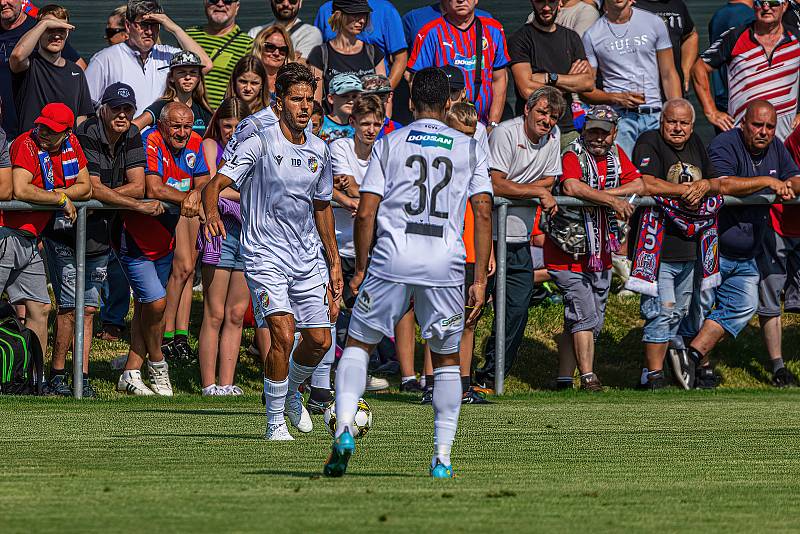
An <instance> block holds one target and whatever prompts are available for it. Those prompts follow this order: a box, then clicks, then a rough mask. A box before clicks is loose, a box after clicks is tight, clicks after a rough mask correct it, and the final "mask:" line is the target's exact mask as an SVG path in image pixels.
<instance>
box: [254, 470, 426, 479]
mask: <svg viewBox="0 0 800 534" xmlns="http://www.w3.org/2000/svg"><path fill="white" fill-rule="evenodd" d="M242 474H243V475H256V476H285V477H293V478H309V479H317V478H323V477H322V476H321V474H320V472H319V471H289V470H286V471H282V470H280V469H258V470H256V471H242ZM422 476H423V475H421V474H420V475H414V474H410V473H374V472H367V473H365V472H363V471H355V472H353V471H348V472H347V477H348V478H350V477H381V478H384V477H392V478H420V477H422ZM426 478H430V477H426Z"/></svg>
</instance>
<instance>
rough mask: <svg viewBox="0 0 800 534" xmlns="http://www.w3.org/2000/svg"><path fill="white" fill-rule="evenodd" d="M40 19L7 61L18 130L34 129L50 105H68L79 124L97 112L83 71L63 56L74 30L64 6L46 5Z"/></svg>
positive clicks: (40, 13)
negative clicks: (40, 115)
mask: <svg viewBox="0 0 800 534" xmlns="http://www.w3.org/2000/svg"><path fill="white" fill-rule="evenodd" d="M38 20H39V22H38V23H37V24H36V26H34V27H33V28H32V29H31V30H30V31H28V32H27V33H26V34H25V35H23V36H22V39H20V40H19V42H18V43H17V46H15V47H14V51H13V52H11V57H9V58H8V66H9V68H10V69H11V72H12V73H13V76H12V87H13V90H14V105H15V106H16V108H17V113H18V119H19V128H20V130H22V131H26V130H30V129H31V128H33V121H34V120H35V119H36V118H37V117H38V116H39V113H40V112H41V110H42V108H43V107H44V106H45V105H46V104H48V103H50V102H62V103H64V104H66V105H67V107H69V109H70V110H72V113H73V115H75V116H76V117H77V121H76V122H77V124H80V123H81V122H83V121H84V120H85V119H86V116H87V115H91V114H93V113H94V106H92V98H91V96H90V95H89V86H88V84H87V83H86V76H85V75H84V73H83V69H81V68H80V67H79V66H78V65H77V64H76V63H75V62H74V61H70V60H69V59H67V58H65V57H64V56H63V55H62V52H63V51H64V47H65V46H66V43H67V37H68V36H69V32H70V30H73V29H75V27H74V26H73V25H72V24H70V23H69V12H68V11H67V9H66V8H63V7H61V6H57V5H49V6H45V7H44V8H42V9H41V10H40V11H39V16H38ZM70 126H71V127H72V126H75V125H74V124H73V125H70Z"/></svg>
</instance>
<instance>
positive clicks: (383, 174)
mask: <svg viewBox="0 0 800 534" xmlns="http://www.w3.org/2000/svg"><path fill="white" fill-rule="evenodd" d="M449 94H450V91H449V86H448V80H447V76H446V75H445V74H444V73H443V72H442V71H441V70H440V69H436V68H429V69H423V70H421V71H419V72H417V73H416V75H415V76H414V80H413V82H412V85H411V103H412V106H413V109H414V116H415V119H416V120H415V121H414V122H413V123H411V124H410V125H408V126H406V127H405V128H401V129H400V130H396V131H395V132H393V133H391V134H390V135H389V136H387V137H385V138H384V139H381V140H380V141H378V142H377V143H376V144H375V146H374V147H373V149H372V156H371V157H370V164H369V167H368V169H367V172H366V175H365V177H364V181H363V182H362V184H361V191H360V193H361V199H360V203H359V206H358V214H357V216H356V223H355V231H354V234H355V235H354V239H355V246H356V267H355V275H354V276H353V278H352V280H351V282H350V287H351V289H352V290H353V293H358V296H357V297H356V303H355V306H354V307H353V316H352V318H351V320H350V328H349V331H348V341H347V347H346V348H345V350H344V354H343V355H342V358H341V360H340V361H339V366H338V369H337V371H336V419H337V428H336V437H335V439H334V441H333V446H332V448H331V454H330V457H329V458H328V461H327V463H326V464H325V468H324V474H325V475H327V476H333V477H338V476H342V475H343V474H344V473H345V470H346V469H347V462H348V461H349V459H350V456H351V455H352V454H353V452H354V451H355V443H354V441H353V436H352V433H351V431H350V428H351V427H352V424H353V419H354V417H355V414H356V410H357V402H358V399H359V397H361V395H362V394H363V393H364V387H365V382H366V376H367V364H368V362H369V354H370V352H372V349H373V348H374V346H375V344H377V342H378V341H380V340H381V338H382V337H383V336H391V335H392V334H393V332H394V327H395V325H396V324H397V322H398V321H399V320H400V318H401V317H402V316H403V315H404V314H405V313H406V312H407V311H408V309H409V305H410V301H411V299H412V298H413V299H414V311H415V313H416V315H417V320H418V322H419V325H420V330H421V332H422V337H423V338H425V339H426V340H428V343H429V345H430V347H431V352H432V355H433V366H434V381H435V384H436V385H435V387H434V390H433V391H434V393H433V410H434V455H433V459H432V460H431V466H430V473H431V475H432V476H433V477H434V478H452V476H453V469H452V466H451V462H450V449H451V447H452V444H453V440H454V438H455V433H456V428H457V425H458V414H459V411H460V409H461V376H460V372H459V357H458V350H459V344H460V341H461V331H462V330H463V328H464V322H465V319H466V321H467V322H469V323H470V324H473V323H474V322H475V321H477V319H478V317H479V315H480V310H481V307H482V306H483V303H484V300H485V291H486V276H487V275H486V271H487V268H488V264H489V255H490V251H491V246H492V223H491V216H492V185H491V180H490V178H489V170H488V165H487V160H486V158H487V155H486V153H485V152H484V151H483V150H482V149H481V148H480V147H479V145H478V143H477V142H476V141H475V140H474V139H472V138H470V137H467V136H465V135H464V134H462V133H460V132H458V131H457V130H454V129H452V128H450V127H448V126H447V125H446V124H444V119H445V114H446V112H447V109H448V108H449V106H450V101H449V98H448V96H449ZM468 199H469V200H470V202H471V204H472V208H473V211H474V214H475V255H476V261H475V282H474V284H473V285H472V287H470V289H469V302H468V307H467V309H470V308H471V312H470V315H469V317H467V318H465V317H464V309H465V306H464V304H465V303H464V289H463V284H464V268H465V267H464V261H465V259H466V254H465V252H464V243H463V241H462V239H461V234H462V231H463V224H464V212H465V210H466V207H467V200H468ZM379 208H380V209H379ZM376 214H377V240H376V242H375V247H374V249H373V250H372V258H371V260H370V264H369V271H368V272H367V261H368V256H369V251H370V245H371V244H372V239H373V235H374V234H375V224H376V221H375V219H376ZM365 273H367V274H366V278H365ZM362 281H363V283H362Z"/></svg>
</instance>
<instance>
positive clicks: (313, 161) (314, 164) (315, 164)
mask: <svg viewBox="0 0 800 534" xmlns="http://www.w3.org/2000/svg"><path fill="white" fill-rule="evenodd" d="M317 169H319V161H317V158H316V157H315V156H311V157H310V158H308V170H309V171H311V173H312V174H313V173H316V172H317Z"/></svg>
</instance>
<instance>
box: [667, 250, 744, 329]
mask: <svg viewBox="0 0 800 534" xmlns="http://www.w3.org/2000/svg"><path fill="white" fill-rule="evenodd" d="M719 273H720V275H722V284H720V285H719V287H715V288H713V289H707V290H705V291H703V292H702V293H701V294H700V306H697V307H696V306H692V310H693V311H692V312H690V315H691V314H692V313H697V314H698V317H693V318H692V320H690V321H684V323H683V324H681V328H680V333H681V334H682V335H684V336H686V337H694V336H695V335H697V332H698V331H699V329H700V327H701V326H702V324H703V319H706V320H711V321H714V322H715V323H717V324H719V325H720V326H721V327H722V328H723V329H724V330H725V331H726V332H727V333H729V334H730V335H731V336H733V337H736V336H738V335H739V333H740V332H741V331H742V330H743V329H744V327H745V326H747V323H749V322H750V319H752V318H753V314H755V312H756V306H757V305H758V282H759V279H760V276H759V274H758V267H757V265H756V260H754V259H751V260H732V259H728V258H726V257H724V256H722V255H720V257H719ZM695 308H696V309H697V311H696V312H695V311H694V310H695ZM687 319H688V317H687Z"/></svg>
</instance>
